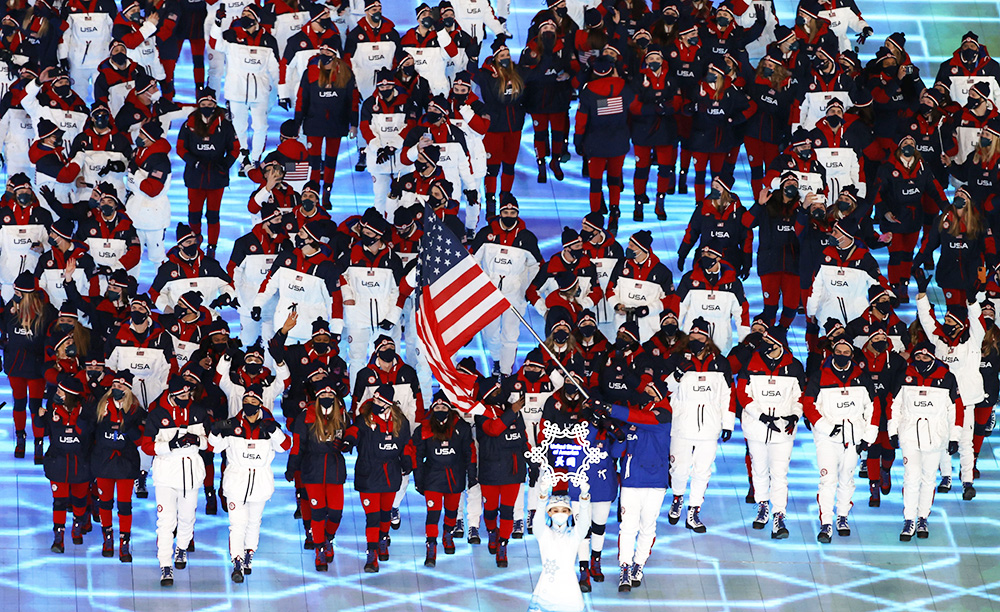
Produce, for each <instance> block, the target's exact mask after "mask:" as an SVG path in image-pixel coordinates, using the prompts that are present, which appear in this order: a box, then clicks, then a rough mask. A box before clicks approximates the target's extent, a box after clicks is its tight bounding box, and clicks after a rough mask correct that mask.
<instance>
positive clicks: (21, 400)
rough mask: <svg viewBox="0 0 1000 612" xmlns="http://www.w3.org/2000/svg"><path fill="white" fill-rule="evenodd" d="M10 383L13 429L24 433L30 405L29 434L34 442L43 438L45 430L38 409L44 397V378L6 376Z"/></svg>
mask: <svg viewBox="0 0 1000 612" xmlns="http://www.w3.org/2000/svg"><path fill="white" fill-rule="evenodd" d="M7 380H8V382H10V392H11V395H13V396H14V429H15V430H17V431H24V427H25V425H26V424H27V421H28V413H27V408H28V403H29V400H30V403H31V432H32V434H34V436H35V439H36V440H40V439H42V438H44V437H45V428H44V427H43V426H42V423H41V420H40V419H39V418H38V409H39V408H41V407H42V398H43V397H44V395H45V379H44V378H20V377H18V376H8V377H7Z"/></svg>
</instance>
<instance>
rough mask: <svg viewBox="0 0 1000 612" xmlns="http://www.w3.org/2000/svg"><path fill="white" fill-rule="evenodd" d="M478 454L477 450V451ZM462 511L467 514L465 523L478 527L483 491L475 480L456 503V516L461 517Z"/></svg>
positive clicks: (481, 516) (480, 518)
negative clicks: (472, 485) (457, 503)
mask: <svg viewBox="0 0 1000 612" xmlns="http://www.w3.org/2000/svg"><path fill="white" fill-rule="evenodd" d="M477 454H478V451H477ZM463 511H464V512H466V513H467V514H468V516H467V517H466V518H467V520H466V523H467V524H468V526H469V527H477V528H478V527H479V522H480V520H482V518H483V491H482V489H481V488H480V487H479V483H478V482H477V483H476V485H475V486H474V487H471V488H469V489H467V490H465V491H464V492H463V493H462V501H461V502H460V503H459V505H458V516H459V518H461V517H462V515H463Z"/></svg>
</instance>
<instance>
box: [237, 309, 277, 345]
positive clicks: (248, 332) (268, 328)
mask: <svg viewBox="0 0 1000 612" xmlns="http://www.w3.org/2000/svg"><path fill="white" fill-rule="evenodd" d="M244 310H245V309H243V308H241V309H240V341H242V342H243V346H251V345H253V343H254V342H256V341H257V338H261V339H263V342H264V345H265V346H267V342H268V341H269V340H270V339H271V338H272V337H273V336H274V319H273V318H272V317H269V316H262V317H261V320H260V321H254V320H253V319H252V318H251V317H250V312H249V310H247V312H244ZM268 354H270V353H268Z"/></svg>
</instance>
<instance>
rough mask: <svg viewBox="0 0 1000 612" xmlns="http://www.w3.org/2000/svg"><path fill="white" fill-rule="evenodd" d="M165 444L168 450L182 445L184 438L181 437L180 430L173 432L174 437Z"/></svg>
mask: <svg viewBox="0 0 1000 612" xmlns="http://www.w3.org/2000/svg"><path fill="white" fill-rule="evenodd" d="M167 446H168V447H169V448H170V450H177V449H178V448H181V447H182V446H184V439H183V438H181V434H180V432H177V433H175V434H174V437H173V438H171V440H170V442H167Z"/></svg>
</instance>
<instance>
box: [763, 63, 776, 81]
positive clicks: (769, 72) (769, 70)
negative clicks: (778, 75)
mask: <svg viewBox="0 0 1000 612" xmlns="http://www.w3.org/2000/svg"><path fill="white" fill-rule="evenodd" d="M760 73H761V74H762V75H763V76H764V78H767V79H769V78H771V76H772V75H773V74H774V68H771V67H770V66H764V67H763V68H761V69H760Z"/></svg>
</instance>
